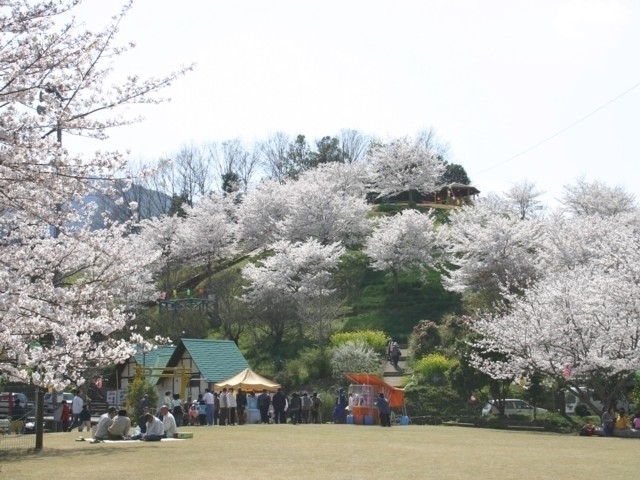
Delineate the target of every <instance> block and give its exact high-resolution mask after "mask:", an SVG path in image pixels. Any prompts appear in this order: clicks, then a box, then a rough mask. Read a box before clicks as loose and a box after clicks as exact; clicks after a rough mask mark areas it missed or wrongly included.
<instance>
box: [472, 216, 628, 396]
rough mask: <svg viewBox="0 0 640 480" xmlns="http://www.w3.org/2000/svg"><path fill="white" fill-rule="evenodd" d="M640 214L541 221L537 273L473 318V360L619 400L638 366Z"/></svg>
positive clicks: (498, 373)
mask: <svg viewBox="0 0 640 480" xmlns="http://www.w3.org/2000/svg"><path fill="white" fill-rule="evenodd" d="M639 219H640V217H639V216H638V211H637V210H635V211H632V212H628V213H621V214H615V215H602V212H601V211H599V212H597V213H594V214H592V215H577V216H575V215H574V216H563V215H559V214H557V213H556V214H553V215H551V216H550V217H549V218H548V219H546V220H545V221H543V222H542V230H541V232H542V237H541V242H540V246H539V247H537V248H536V252H537V255H536V256H537V258H538V262H539V264H540V269H539V272H538V274H537V275H536V277H535V278H532V279H531V281H529V282H528V284H527V285H526V288H524V290H517V291H509V290H508V288H507V287H506V286H505V287H504V288H503V289H502V295H503V298H504V302H503V303H502V304H501V306H500V308H499V309H498V310H497V311H496V312H493V313H491V314H484V315H481V316H479V317H478V318H474V319H471V320H470V326H471V328H472V329H473V330H474V331H475V332H476V333H479V334H480V335H481V338H480V340H478V341H476V342H474V347H475V351H476V355H475V356H474V365H475V366H476V367H478V368H479V369H480V370H482V371H483V372H485V373H487V374H489V375H491V376H492V377H493V378H496V379H508V378H518V377H520V376H527V375H532V374H538V375H540V374H542V375H544V376H546V377H547V378H551V379H553V380H555V382H556V383H557V384H558V385H560V386H572V387H582V386H585V385H586V386H588V387H589V388H591V389H592V390H594V391H595V392H596V394H597V395H599V396H600V397H601V398H602V399H604V400H605V402H606V403H608V404H611V405H613V404H615V400H616V399H617V398H618V396H619V394H620V393H621V392H622V391H623V390H624V388H625V385H626V384H627V382H628V380H629V378H631V376H632V375H633V374H634V372H635V371H637V370H638V369H639V368H640V302H639V301H638V298H640V296H639V293H640V253H639V252H640V236H639V235H638V232H639V227H640V222H639ZM576 391H578V395H580V393H579V392H581V391H582V390H580V389H576ZM583 400H584V401H585V402H588V401H589V399H588V398H583ZM591 407H592V408H593V405H591Z"/></svg>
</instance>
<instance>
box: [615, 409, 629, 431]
mask: <svg viewBox="0 0 640 480" xmlns="http://www.w3.org/2000/svg"><path fill="white" fill-rule="evenodd" d="M615 429H616V430H628V429H629V417H627V414H626V412H625V411H624V408H621V409H620V410H618V417H617V418H616V426H615Z"/></svg>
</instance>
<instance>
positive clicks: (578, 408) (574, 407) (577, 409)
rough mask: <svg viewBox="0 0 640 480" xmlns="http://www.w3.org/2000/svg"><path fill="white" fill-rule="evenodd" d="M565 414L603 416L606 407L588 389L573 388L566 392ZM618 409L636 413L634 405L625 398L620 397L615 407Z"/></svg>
mask: <svg viewBox="0 0 640 480" xmlns="http://www.w3.org/2000/svg"><path fill="white" fill-rule="evenodd" d="M585 399H588V400H589V402H590V403H591V404H592V405H593V406H594V407H595V410H594V409H593V408H592V407H591V406H589V405H588V404H587V403H585V401H584V400H585ZM564 402H565V412H566V413H567V414H569V415H573V414H576V415H601V414H602V411H603V409H604V407H605V405H604V403H603V402H602V399H601V398H600V397H598V395H597V394H596V393H595V392H594V391H593V390H592V389H590V388H588V387H578V388H574V387H571V388H569V389H568V390H566V391H565V392H564ZM614 406H615V407H616V408H624V409H625V410H626V411H627V412H632V411H634V409H635V407H634V405H633V404H631V403H629V401H628V400H627V399H626V398H625V397H624V396H620V397H619V398H618V399H617V400H616V402H615V405H614Z"/></svg>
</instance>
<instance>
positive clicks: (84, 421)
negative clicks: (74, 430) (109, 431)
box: [78, 404, 91, 432]
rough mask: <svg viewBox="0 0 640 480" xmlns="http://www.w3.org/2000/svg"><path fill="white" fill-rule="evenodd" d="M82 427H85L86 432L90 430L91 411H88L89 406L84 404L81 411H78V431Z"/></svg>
mask: <svg viewBox="0 0 640 480" xmlns="http://www.w3.org/2000/svg"><path fill="white" fill-rule="evenodd" d="M84 427H87V432H90V431H91V412H90V411H89V406H88V405H86V404H85V405H83V406H82V411H81V412H80V425H78V431H79V432H81V431H82V430H83V429H84Z"/></svg>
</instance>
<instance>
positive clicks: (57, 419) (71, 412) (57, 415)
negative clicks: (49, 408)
mask: <svg viewBox="0 0 640 480" xmlns="http://www.w3.org/2000/svg"><path fill="white" fill-rule="evenodd" d="M76 427H77V428H78V431H79V432H82V431H83V430H84V429H85V428H86V429H87V432H89V431H91V412H90V411H89V406H88V405H86V404H85V403H84V399H83V398H82V397H81V396H80V391H79V390H76V391H74V392H73V399H72V400H71V403H69V402H67V401H66V400H62V402H60V404H59V405H58V406H57V407H56V408H55V409H54V411H53V428H54V430H55V431H56V432H59V431H63V432H71V431H72V430H73V429H74V428H76Z"/></svg>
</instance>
